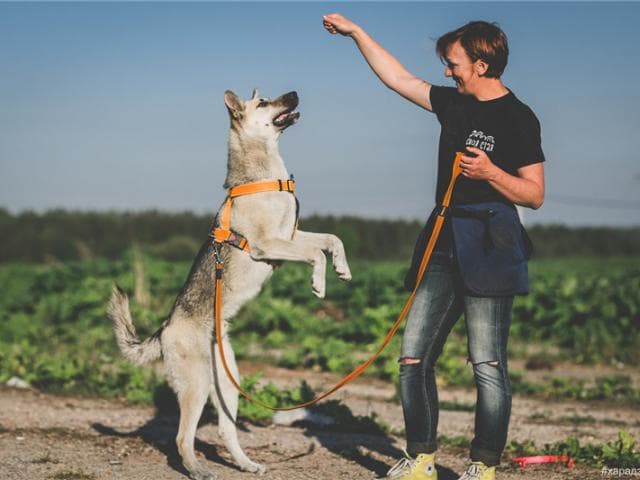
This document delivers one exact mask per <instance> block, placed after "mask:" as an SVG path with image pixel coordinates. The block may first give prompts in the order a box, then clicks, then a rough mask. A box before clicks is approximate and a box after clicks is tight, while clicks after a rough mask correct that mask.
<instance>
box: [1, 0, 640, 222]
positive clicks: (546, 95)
mask: <svg viewBox="0 0 640 480" xmlns="http://www.w3.org/2000/svg"><path fill="white" fill-rule="evenodd" d="M334 11H339V12H341V13H343V14H345V15H347V16H349V17H351V18H352V19H353V20H354V21H357V22H358V23H360V24H361V25H362V26H363V27H364V28H365V29H366V30H367V31H369V33H370V34H371V35H372V36H373V37H374V38H375V39H376V40H378V41H379V42H380V43H381V44H382V45H383V46H385V48H387V49H388V50H389V51H390V52H392V53H393V54H394V55H396V56H397V58H398V59H399V60H400V61H401V62H402V63H403V64H404V65H405V66H406V67H407V68H409V70H411V71H412V72H414V73H415V74H416V75H418V76H421V77H422V78H424V79H426V80H428V81H430V82H432V83H435V84H441V85H450V84H451V82H450V80H448V79H446V78H444V75H443V66H442V65H441V63H440V61H439V60H438V59H437V58H436V56H435V54H434V40H435V38H437V37H438V36H439V35H441V34H442V33H445V32H447V31H449V30H451V29H453V28H456V27H458V26H460V25H461V24H463V23H465V22H467V21H470V20H475V19H484V20H491V21H497V22H498V23H499V24H500V26H501V27H502V28H503V29H504V30H505V32H506V33H507V35H508V37H509V41H510V49H511V56H510V60H509V65H508V67H507V70H506V72H505V75H504V77H503V79H504V81H505V83H506V85H507V86H508V87H510V88H511V89H512V90H513V91H514V93H515V94H516V95H517V96H518V97H519V98H520V99H521V100H523V101H524V102H525V103H527V104H528V105H529V106H530V107H531V108H532V109H533V110H534V111H535V112H536V114H537V116H538V118H539V119H540V121H541V124H542V137H543V148H544V151H545V154H546V158H547V162H546V164H545V169H546V180H547V199H546V202H545V204H544V205H543V207H542V208H541V209H539V210H537V211H530V210H529V211H526V212H525V214H524V219H525V221H526V223H528V224H533V223H564V224H568V225H627V226H629V225H640V193H639V192H640V162H638V161H637V160H636V156H637V154H636V150H637V147H636V143H637V141H636V140H637V139H638V137H639V136H640V115H639V114H638V112H640V92H639V89H638V78H640V62H639V61H638V52H637V46H638V42H637V36H636V34H635V33H634V32H635V31H636V27H637V25H638V23H639V22H640V3H611V2H607V3H595V2H590V3H555V2H554V3H508V2H497V3H485V2H473V3H463V2H455V3H426V2H425V3H418V2H412V3H401V2H393V3H391V2H389V3H385V2H377V3H320V2H314V3H271V2H260V3H186V4H185V3H182V4H181V3H0V68H1V71H2V74H1V75H0V206H2V207H5V208H9V209H10V210H11V211H14V212H15V211H22V210H25V209H35V210H37V211H43V210H46V209H49V208H56V207H63V208H74V209H83V210H87V209H98V210H106V209H118V210H141V209H147V208H158V209H161V210H170V211H179V210H193V211H196V212H198V213H203V212H211V213H212V214H213V212H214V211H215V210H216V209H217V207H218V205H219V204H220V202H221V201H222V199H223V196H224V191H223V190H222V182H223V180H224V174H225V164H226V142H227V130H228V117H227V113H226V110H225V108H224V104H223V92H224V90H225V89H232V90H234V91H235V92H237V93H238V94H239V95H240V96H242V97H248V96H249V95H250V93H251V90H252V89H253V87H255V86H257V87H259V88H260V91H261V94H262V95H263V96H271V97H275V96H277V95H279V94H281V93H284V92H287V91H290V90H296V91H297V92H298V93H299V95H300V107H299V110H300V112H301V119H300V122H299V123H298V124H297V125H296V126H294V127H292V128H291V129H289V130H288V131H287V132H286V133H285V134H284V135H283V137H282V139H281V143H280V146H281V153H282V156H283V158H284V159H285V162H286V163H287V166H288V168H289V170H290V171H291V172H293V173H295V175H296V179H297V181H298V192H299V198H300V200H301V203H302V210H301V213H302V214H303V216H304V215H309V214H312V213H332V214H356V215H362V216H366V217H384V218H424V217H425V216H426V214H427V213H428V212H429V211H430V209H431V207H432V204H433V197H434V188H435V175H436V170H435V166H436V153H437V140H438V132H439V125H438V123H437V121H436V119H435V117H434V116H433V115H432V114H430V113H429V112H426V111H424V110H421V109H420V108H418V107H416V106H414V105H412V104H410V103H408V102H407V101H405V100H403V99H401V98H400V97H399V96H397V95H396V94H394V93H393V92H391V91H390V90H388V89H386V88H385V87H384V86H383V85H382V84H381V83H380V82H379V81H378V79H377V78H376V77H375V76H374V75H373V73H372V72H371V71H370V70H369V68H368V67H367V65H366V63H365V62H364V60H363V59H362V57H361V56H360V54H359V52H358V51H357V49H356V47H355V45H354V44H353V42H352V41H351V40H350V39H348V38H344V37H340V36H331V35H329V34H328V33H327V32H326V31H325V30H324V29H323V28H322V25H321V16H322V14H324V13H330V12H334Z"/></svg>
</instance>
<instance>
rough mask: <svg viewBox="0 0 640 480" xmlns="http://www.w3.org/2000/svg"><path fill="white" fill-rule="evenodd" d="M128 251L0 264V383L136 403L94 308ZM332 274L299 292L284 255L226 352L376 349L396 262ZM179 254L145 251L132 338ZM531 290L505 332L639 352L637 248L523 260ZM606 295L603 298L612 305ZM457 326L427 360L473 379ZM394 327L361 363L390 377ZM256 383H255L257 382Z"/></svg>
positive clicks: (145, 323) (274, 355)
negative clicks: (146, 297)
mask: <svg viewBox="0 0 640 480" xmlns="http://www.w3.org/2000/svg"><path fill="white" fill-rule="evenodd" d="M132 263H133V259H132V256H131V255H130V254H126V255H125V256H124V257H123V258H120V259H118V260H110V259H105V258H96V259H91V260H85V261H79V262H68V263H65V264H60V263H55V264H50V265H23V264H4V265H1V266H0V284H2V285H3V288H2V289H0V382H2V381H6V380H7V379H8V378H10V377H12V376H19V377H21V378H24V379H25V380H27V381H29V382H31V383H32V384H33V385H35V386H37V387H38V388H41V389H44V390H51V391H59V392H80V393H86V394H94V395H103V396H123V397H127V398H129V399H130V400H133V401H147V400H148V399H150V396H151V395H152V394H151V392H152V391H153V389H154V387H156V386H157V385H158V384H159V383H160V379H158V378H157V377H156V376H155V375H154V374H153V371H152V369H149V368H138V367H133V366H130V365H128V364H127V363H126V362H125V361H124V360H122V359H121V356H120V355H119V352H118V351H117V347H116V345H115V341H114V338H113V333H112V332H111V325H110V324H109V322H108V320H107V319H106V315H105V308H106V305H107V302H108V298H109V295H110V292H111V288H112V285H113V284H114V283H118V284H119V285H121V286H122V287H123V288H125V290H128V291H129V292H131V291H132V290H133V288H134V283H135V282H134V273H133V266H132ZM351 266H352V270H353V273H354V279H353V281H352V282H351V283H348V284H345V283H342V282H340V281H339V280H337V279H336V278H335V276H334V275H332V274H331V272H330V271H328V275H327V279H328V284H327V300H319V299H317V298H316V297H314V296H313V295H312V294H311V291H310V288H309V287H308V285H309V276H310V269H309V268H308V266H306V265H299V264H286V265H284V266H283V267H282V268H279V269H277V270H276V272H275V273H274V275H273V278H272V279H271V281H270V282H268V283H267V284H266V285H265V288H264V290H263V292H262V293H261V294H260V295H259V296H258V298H257V299H255V300H254V301H252V302H250V303H249V304H247V305H246V306H245V308H243V309H242V311H241V312H240V313H239V314H238V316H237V317H236V318H235V319H234V321H233V323H232V329H233V333H232V335H231V338H232V342H233V344H234V347H235V350H236V353H237V354H238V357H239V358H252V359H253V358H256V357H255V355H256V352H258V354H257V355H258V358H259V359H260V360H262V361H269V362H273V363H276V364H279V365H282V366H285V367H288V368H301V369H309V368H313V369H317V370H324V371H330V372H336V373H341V374H342V373H346V372H348V371H350V370H351V369H352V368H354V367H355V366H356V365H359V364H360V363H361V362H363V361H364V360H365V359H366V358H368V356H369V355H370V354H371V353H372V352H373V351H374V350H375V349H376V347H377V346H378V345H379V344H380V342H381V341H382V338H383V337H384V335H385V334H386V332H387V330H388V328H389V327H390V326H391V324H392V323H393V321H394V320H395V318H396V317H397V315H398V313H399V312H400V310H401V308H402V306H403V304H404V302H405V301H406V298H407V296H408V294H407V293H406V292H405V291H404V290H403V289H402V277H403V274H404V270H405V264H404V262H363V261H353V262H352V265H351ZM188 269H189V264H188V263H187V262H172V261H171V262H170V261H164V260H161V259H158V258H154V257H149V256H147V257H145V259H144V274H145V284H146V285H148V288H149V294H150V298H151V301H150V303H149V304H148V305H146V306H145V307H142V306H140V305H138V304H136V303H135V301H132V302H131V310H132V314H133V317H134V319H135V325H136V329H137V330H138V333H139V335H140V336H141V337H146V336H148V335H150V334H151V333H153V332H154V331H155V330H156V329H157V328H158V326H159V325H160V324H161V323H162V321H163V320H164V318H165V317H166V315H167V314H168V312H169V311H170V309H171V306H172V303H173V301H174V299H175V295H176V293H177V292H178V291H179V290H180V288H181V286H182V284H183V282H184V279H185V277H186V275H187V272H188ZM531 271H532V282H531V287H532V293H531V294H530V295H529V296H527V297H518V298H517V299H516V302H515V309H514V318H513V322H512V330H511V338H512V341H515V342H517V341H521V342H525V341H526V342H529V343H534V342H536V341H537V342H545V343H546V344H549V345H555V346H556V347H557V348H558V349H560V350H561V351H563V352H564V354H565V355H566V356H567V357H572V358H577V359H579V360H582V361H598V360H600V361H607V362H609V361H620V360H623V361H629V362H631V361H637V360H640V358H639V357H638V355H640V353H639V352H640V349H639V348H637V347H638V345H639V344H640V339H639V337H638V335H640V333H639V332H640V328H638V326H639V322H640V319H639V312H640V298H638V294H637V292H639V291H640V284H638V281H639V279H640V262H639V260H638V258H627V259H604V260H600V261H596V260H587V261H582V262H578V261H577V260H564V261H562V262H560V261H553V262H551V261H538V262H533V263H532V264H531ZM611 305H613V307H612V306H611ZM464 331H465V325H464V322H463V321H459V322H458V323H457V324H456V326H455V327H454V330H453V332H452V334H451V336H450V338H449V340H448V341H447V343H446V344H445V347H444V350H443V353H442V355H441V356H440V358H439V360H438V364H437V366H436V374H437V376H438V382H439V383H440V384H445V385H461V386H469V385H472V384H473V378H472V369H471V367H470V366H469V365H467V364H466V357H467V351H466V348H467V347H466V341H465V338H464ZM402 332H403V327H401V328H400V331H399V332H398V334H397V335H396V336H395V337H394V339H393V340H392V342H391V344H390V345H389V346H388V347H387V348H386V349H385V350H384V351H383V352H382V354H381V356H380V358H379V359H378V360H377V361H376V362H375V363H374V364H373V365H371V367H370V368H369V369H368V370H367V372H366V373H365V375H376V376H378V377H382V378H386V379H391V380H394V381H396V380H397V377H398V372H399V368H398V364H397V359H398V356H399V352H400V344H401V336H402ZM511 380H512V389H513V391H514V392H517V393H525V394H539V395H545V396H548V397H558V398H573V399H579V400H592V399H612V400H623V401H630V402H632V403H639V402H640V393H639V392H638V390H637V389H634V388H633V386H632V384H631V382H630V380H629V378H628V377H624V376H617V377H616V376H612V377H603V378H598V379H596V380H595V384H594V382H589V383H587V382H582V381H579V380H575V379H556V378H551V379H549V380H548V381H547V382H546V383H545V384H532V383H530V382H527V381H526V380H525V378H524V376H523V374H522V373H521V372H517V371H511ZM265 394H266V393H265Z"/></svg>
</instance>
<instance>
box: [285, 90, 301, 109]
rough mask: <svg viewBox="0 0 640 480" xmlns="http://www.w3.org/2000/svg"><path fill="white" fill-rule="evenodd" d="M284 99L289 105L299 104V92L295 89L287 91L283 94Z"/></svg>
mask: <svg viewBox="0 0 640 480" xmlns="http://www.w3.org/2000/svg"><path fill="white" fill-rule="evenodd" d="M282 101H283V102H285V103H287V104H289V105H293V106H296V105H298V92H295V91H294V92H289V93H285V94H284V95H282Z"/></svg>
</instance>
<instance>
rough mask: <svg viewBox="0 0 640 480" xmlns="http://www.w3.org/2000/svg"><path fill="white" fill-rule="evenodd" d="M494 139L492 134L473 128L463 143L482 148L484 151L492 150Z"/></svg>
mask: <svg viewBox="0 0 640 480" xmlns="http://www.w3.org/2000/svg"><path fill="white" fill-rule="evenodd" d="M495 143H496V141H495V139H494V138H493V135H485V134H484V132H483V131H482V130H474V131H472V132H471V134H470V135H469V136H468V137H467V141H466V143H465V145H466V146H468V147H476V148H479V149H480V150H484V151H485V152H493V147H495Z"/></svg>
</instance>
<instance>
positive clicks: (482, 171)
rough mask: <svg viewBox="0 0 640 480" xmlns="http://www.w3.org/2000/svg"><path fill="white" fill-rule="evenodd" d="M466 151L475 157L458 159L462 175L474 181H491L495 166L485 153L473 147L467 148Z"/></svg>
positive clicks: (465, 156)
mask: <svg viewBox="0 0 640 480" xmlns="http://www.w3.org/2000/svg"><path fill="white" fill-rule="evenodd" d="M467 150H468V151H469V152H471V153H472V154H475V155H476V156H474V157H470V156H467V155H463V156H462V158H461V159H460V166H461V167H462V175H464V176H465V177H467V178H472V179H474V180H493V178H494V177H495V175H496V166H495V164H494V163H493V162H492V161H491V159H490V158H489V157H488V156H487V154H486V152H485V151H484V150H480V149H479V148H475V147H467Z"/></svg>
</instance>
